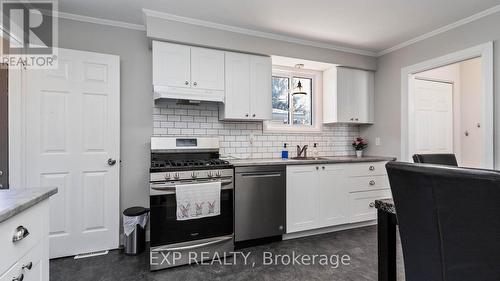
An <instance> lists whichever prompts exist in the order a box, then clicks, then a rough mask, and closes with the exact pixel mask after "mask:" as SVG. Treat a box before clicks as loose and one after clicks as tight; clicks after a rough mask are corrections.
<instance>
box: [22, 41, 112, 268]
mask: <svg viewBox="0 0 500 281" xmlns="http://www.w3.org/2000/svg"><path fill="white" fill-rule="evenodd" d="M119 73H120V72H119V57H118V56H113V55H105V54H98V53H90V52H82V51H75V50H67V49H60V50H59V68H58V69H57V70H31V71H27V72H26V102H27V107H26V108H27V112H26V121H27V125H26V127H27V130H26V158H27V159H26V179H27V181H26V186H27V187H37V186H56V187H58V188H59V191H58V193H57V194H56V195H55V196H53V197H52V198H51V200H50V257H51V258H56V257H62V256H70V255H75V254H79V253H85V252H90V251H98V250H105V249H112V248H117V247H118V243H119V221H120V217H119V214H120V209H119V199H120V196H119V190H120V189H119V153H120V111H119V110H120V107H119V106H120V89H119V87H120V86H119V83H120V81H119V80H120V78H119ZM108 159H112V160H111V162H112V161H113V160H116V161H117V162H116V164H115V165H113V163H109V164H108Z"/></svg>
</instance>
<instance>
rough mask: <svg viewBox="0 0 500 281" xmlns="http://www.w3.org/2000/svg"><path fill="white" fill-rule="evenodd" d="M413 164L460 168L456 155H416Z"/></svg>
mask: <svg viewBox="0 0 500 281" xmlns="http://www.w3.org/2000/svg"><path fill="white" fill-rule="evenodd" d="M413 162H415V163H425V164H436V165H448V166H458V163H457V158H456V157H455V154H414V155H413Z"/></svg>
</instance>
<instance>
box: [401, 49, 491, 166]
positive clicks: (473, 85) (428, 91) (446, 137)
mask: <svg viewBox="0 0 500 281" xmlns="http://www.w3.org/2000/svg"><path fill="white" fill-rule="evenodd" d="M481 77H482V70H481V59H480V58H473V59H469V60H465V61H462V62H458V63H453V64H450V65H446V66H442V67H438V68H435V69H431V70H427V71H424V72H420V73H416V74H413V75H411V76H410V78H409V79H410V80H411V81H410V83H409V84H410V91H411V92H412V93H413V94H412V95H411V97H412V98H413V100H412V101H410V112H413V113H410V114H412V116H410V120H411V121H410V122H413V126H411V127H410V128H412V130H413V131H412V132H410V134H411V135H413V136H414V137H413V139H412V140H411V141H410V153H411V154H426V153H453V154H455V155H456V157H457V161H458V163H459V164H460V166H465V167H476V168H482V167H483V163H484V159H483V158H484V128H483V126H482V124H484V120H483V114H482V111H483V108H482V104H483V100H484V98H483V91H482V85H481Z"/></svg>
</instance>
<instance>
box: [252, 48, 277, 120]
mask: <svg viewBox="0 0 500 281" xmlns="http://www.w3.org/2000/svg"><path fill="white" fill-rule="evenodd" d="M272 75H273V74H272V62H271V58H270V57H259V56H250V111H251V113H252V116H251V117H252V119H258V120H271V119H272V114H273V109H272V106H273V105H272V88H271V78H272Z"/></svg>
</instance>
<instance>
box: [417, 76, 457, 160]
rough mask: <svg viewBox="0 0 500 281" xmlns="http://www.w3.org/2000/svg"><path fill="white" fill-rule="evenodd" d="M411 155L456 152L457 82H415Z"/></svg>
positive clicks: (418, 80) (419, 80)
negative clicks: (454, 113) (454, 98)
mask: <svg viewBox="0 0 500 281" xmlns="http://www.w3.org/2000/svg"><path fill="white" fill-rule="evenodd" d="M413 87H414V88H413V89H414V91H413V116H412V117H413V118H412V119H413V126H412V129H413V132H412V135H413V140H414V141H413V146H412V147H411V149H410V153H411V154H415V153H419V154H426V153H453V85H452V84H450V83H443V82H435V81H428V80H421V79H415V80H414V81H413Z"/></svg>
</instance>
